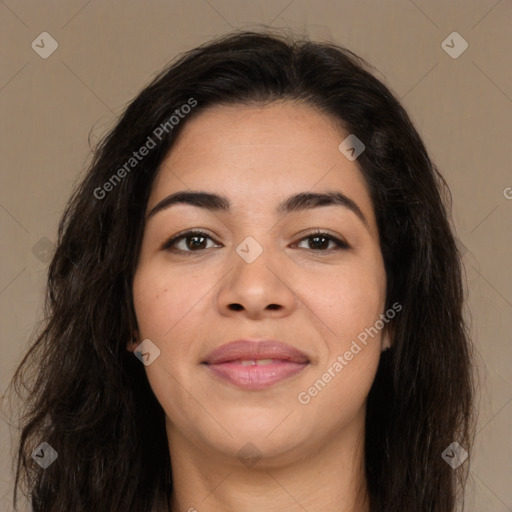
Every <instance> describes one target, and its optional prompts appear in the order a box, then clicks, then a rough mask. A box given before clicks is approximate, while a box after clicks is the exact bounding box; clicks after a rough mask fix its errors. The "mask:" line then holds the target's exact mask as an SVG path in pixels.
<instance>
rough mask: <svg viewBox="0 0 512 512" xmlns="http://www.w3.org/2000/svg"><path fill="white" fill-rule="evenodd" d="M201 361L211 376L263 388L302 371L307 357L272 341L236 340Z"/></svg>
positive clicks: (250, 386) (238, 385) (241, 386)
mask: <svg viewBox="0 0 512 512" xmlns="http://www.w3.org/2000/svg"><path fill="white" fill-rule="evenodd" d="M202 364H204V365H206V367H207V368H208V370H209V371H210V372H211V374H212V375H213V376H215V377H216V378H219V379H221V380H223V381H224V382H228V383H230V384H232V385H234V386H236V387H238V388H241V389H246V390H259V389H264V388H267V387H269V386H272V385H274V384H277V383H278V382H282V381H284V380H286V379H289V378H291V377H292V376H295V375H297V374H298V373H300V372H302V371H303V370H304V369H305V368H306V367H307V366H308V365H309V364H310V360H309V358H308V357H307V355H306V354H304V353H303V352H301V351H300V350H298V349H296V348H295V347H292V346H290V345H287V344H285V343H282V342H279V341H275V340H260V341H254V340H237V341H234V342H231V343H227V344H226V345H222V346H221V347H218V348H217V349H215V350H213V351H212V352H210V354H209V355H208V356H207V357H206V359H205V361H203V362H202Z"/></svg>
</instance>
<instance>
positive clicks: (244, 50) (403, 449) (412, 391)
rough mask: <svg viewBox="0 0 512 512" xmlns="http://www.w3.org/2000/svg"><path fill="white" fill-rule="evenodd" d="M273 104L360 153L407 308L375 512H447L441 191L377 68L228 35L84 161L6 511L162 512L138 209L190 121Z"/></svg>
mask: <svg viewBox="0 0 512 512" xmlns="http://www.w3.org/2000/svg"><path fill="white" fill-rule="evenodd" d="M191 98H193V99H194V100H195V101H196V102H197V105H195V106H194V108H192V109H191V111H190V113H188V114H187V115H186V116H183V118H181V119H180V121H179V123H178V124H176V126H173V128H172V129H169V130H167V131H166V133H165V136H162V137H161V140H158V138H157V137H156V136H153V137H152V139H153V140H154V142H155V147H154V148H152V149H151V150H150V151H149V152H148V154H147V156H145V157H144V158H143V159H141V160H140V161H137V164H136V166H135V167H134V168H133V169H132V170H131V171H130V172H126V173H124V174H123V173H121V174H122V175H123V176H122V179H119V180H116V181H115V182H114V181H112V176H113V174H115V173H116V172H117V175H118V177H119V176H120V171H119V169H121V168H123V165H124V166H125V167H124V168H125V170H126V162H128V161H129V159H130V158H132V157H133V152H134V151H136V150H138V148H140V147H142V146H143V145H144V144H145V143H147V141H148V136H151V135H152V134H153V135H154V134H155V130H156V129H157V128H158V127H162V126H165V123H167V126H168V127H169V124H168V123H169V119H170V118H171V116H172V115H173V114H176V111H178V112H180V109H181V108H182V106H183V105H185V104H187V103H188V102H189V101H190V99H191ZM275 100H293V101H300V102H303V103H305V104H308V105H311V106H313V107H315V108H316V109H318V110H319V111H321V112H323V113H325V114H326V115H328V116H330V118H331V119H333V120H336V121H337V122H339V124H340V126H341V127H343V128H344V130H346V131H347V132H348V133H352V134H355V135H356V136H357V137H358V138H359V139H360V140H361V141H363V143H364V144H365V146H366V149H365V151H364V152H363V153H362V154H361V155H360V156H359V158H358V160H357V162H358V164H359V167H360V170H361V172H362V174H363V176H364V177H365V179H366V182H367V185H368V190H369V193H370V197H371V199H372V202H373V207H374V210H375V214H376V219H377V225H378V230H379V236H380V243H381V250H382V254H383V258H384V263H385V270H386V275H387V290H386V308H389V307H390V306H391V305H392V304H393V303H394V302H398V303H400V304H401V305H402V307H403V310H402V312H401V314H400V315H397V316H396V318H395V319H393V321H392V324H390V325H392V332H393V344H392V348H391V349H390V350H388V351H386V352H384V353H383V354H382V356H381V360H380V363H379V367H378V371H377V375H376V378H375V381H374V383H373V386H372V388H371V390H370V393H369V396H368V400H367V417H366V430H365V454H364V457H365V460H364V462H365V472H366V479H367V482H368V493H369V502H370V510H371V511H372V512H398V511H399V512H409V511H411V512H412V511H414V512H452V511H455V510H456V508H457V506H458V503H460V501H461V500H459V497H461V496H462V492H461V491H462V490H463V488H464V484H465V482H466V479H467V468H468V462H466V463H465V464H463V465H462V466H460V467H459V468H458V469H456V470H454V469H452V468H451V467H450V466H449V465H448V464H447V463H446V462H445V461H444V460H443V458H442V457H441V454H442V452H443V451H444V450H445V449H446V448H447V446H448V445H450V444H451V443H452V442H454V441H456V442H458V443H459V444H460V445H461V446H462V447H463V448H464V449H465V450H466V451H467V452H470V448H471V445H472V439H473V429H474V427H473V396H474V381H473V379H474V378H473V374H472V357H473V349H472V345H471V343H470V340H469V335H468V328H467V325H466V323H465V320H464V318H463V316H464V315H463V313H464V303H465V297H464V286H463V267H462V263H461V255H460V253H459V251H458V249H457V245H456V242H455V238H454V234H453V231H452V228H451V224H450V223H451V220H450V218H449V215H450V212H449V209H450V208H451V195H450V193H449V190H448V187H447V185H446V182H445V181H444V179H443V178H442V177H441V175H440V174H439V172H438V170H437V168H436V167H435V165H434V164H433V163H432V161H431V160H430V158H429V156H428V154H427V151H426V149H425V146H424V144H423V142H422V140H421V138H420V136H419V134H418V132H417V131H416V129H415V127H414V126H413V124H412V122H411V120H410V118H409V117H408V115H407V113H406V112H405V110H404V108H403V107H402V106H401V105H400V103H399V101H398V100H397V99H396V98H395V96H394V95H393V94H392V93H391V92H390V90H389V89H388V88H387V87H386V86H385V85H384V84H383V83H382V82H381V81H380V80H379V79H378V78H376V76H375V74H374V73H373V70H372V66H370V65H369V64H368V63H367V62H366V61H365V60H363V59H362V58H360V57H358V56H357V55H355V54H354V53H353V52H351V51H350V50H348V49H346V48H343V47H341V46H339V45H336V44H333V43H318V42H311V41H309V40H308V39H307V38H304V37H302V38H294V37H292V36H290V35H283V34H277V33H272V32H271V31H269V30H267V31H266V32H247V31H236V32H234V33H231V34H228V35H226V36H223V37H221V38H218V39H216V40H214V41H210V42H208V43H206V44H203V45H201V46H199V47H197V48H195V49H193V50H191V51H188V52H186V53H184V54H182V55H180V56H179V57H178V58H177V59H176V60H175V61H173V62H171V63H170V64H169V65H168V66H167V67H166V68H165V69H164V70H163V71H161V72H160V73H159V74H158V75H156V76H155V77H154V79H153V80H152V81H151V82H150V83H149V85H147V86H146V87H145V88H144V89H143V90H142V91H141V92H140V93H139V94H138V95H137V96H136V98H135V99H134V100H133V101H132V102H131V103H130V104H129V105H128V107H127V108H126V110H125V111H124V113H123V115H122V116H121V117H120V119H119V120H118V122H117V124H116V126H115V127H114V128H113V129H112V130H110V132H109V133H108V134H107V135H106V136H105V137H104V138H103V139H102V140H101V142H100V143H99V144H98V145H97V147H96V148H95V150H94V155H93V159H92V162H91V164H90V167H89V169H88V171H87V172H86V174H85V175H84V176H83V177H82V178H81V181H80V183H79V184H78V185H77V186H76V187H75V190H74V192H73V194H72V197H71V199H70V200H69V202H68V204H67V207H66V209H65V211H64V213H63V216H62V219H61V221H60V224H59V229H58V241H57V244H56V251H55V254H54V256H53V259H52V261H51V264H50V267H49V271H48V283H47V294H46V300H45V320H44V323H43V325H42V326H41V327H40V328H38V329H37V331H35V333H34V340H32V344H31V346H30V348H29V350H28V352H27V354H26V355H25V357H24V358H23V360H22V361H21V363H20V365H19V366H18V368H17V369H16V372H15V373H14V376H13V379H12V381H11V386H12V385H14V387H15V389H16V392H17V394H18V396H19V398H21V400H22V404H23V412H24V414H23V415H22V416H20V417H21V419H20V426H19V442H18V443H17V445H16V450H17V457H16V461H17V462H16V463H15V471H16V480H15V490H14V503H15V506H16V502H17V495H18V490H22V491H23V494H24V495H25V496H26V497H27V498H28V499H29V500H30V502H31V504H32V507H33V511H34V512H68V511H70V510H73V512H86V511H87V512H90V511H91V510H99V511H101V512H103V511H116V512H129V511H131V512H152V511H153V510H155V509H156V508H157V507H162V509H165V510H167V509H168V507H169V503H170V496H171V490H172V472H171V465H170V455H169V453H168V451H169V450H168V449H167V436H166V431H165V413H164V411H163V409H162V407H161V406H160V404H159V403H158V401H157V400H156V398H155V396H154V394H153V392H152V390H151V388H150V386H149V383H148V380H147V378H146V374H145V371H144V367H143V365H142V364H140V362H139V361H138V360H137V358H135V357H133V354H132V353H129V352H128V351H127V350H126V343H127V341H128V340H129V339H130V337H131V334H132V332H133V330H134V329H135V328H136V317H135V312H134V307H133V297H132V280H133V276H134V271H135V268H136V265H137V258H138V254H139V250H140V246H141V239H142V234H143V229H144V214H145V209H146V205H147V200H148V197H149V193H150V189H151V186H152V183H153V181H154V178H155V176H156V173H157V172H158V169H159V167H160V164H161V163H162V161H163V159H164V158H165V157H166V155H167V154H168V153H169V151H170V150H171V149H172V147H173V143H174V141H175V140H176V138H177V136H178V135H179V133H180V132H181V130H182V128H183V126H185V125H186V124H187V122H189V120H190V119H192V118H194V117H195V116H197V115H198V114H200V113H201V112H202V111H203V110H204V109H205V108H207V107H209V106H212V105H230V104H240V105H244V104H245V105H248V104H251V105H258V104H265V103H269V102H272V101H275ZM189 104H190V103H189ZM107 182H109V183H110V184H111V186H110V187H108V186H107V187H106V186H105V184H106V183H107ZM107 188H108V189H109V190H108V193H106V192H105V190H106V189H107ZM43 441H46V442H48V443H49V444H50V445H51V446H52V447H53V448H54V449H55V450H56V451H57V453H58V459H57V460H56V461H55V462H54V463H53V464H52V465H50V466H49V467H48V468H47V469H42V468H41V467H39V465H38V464H36V463H35V462H34V460H32V458H31V453H32V452H33V450H34V449H35V447H37V446H38V445H39V444H40V443H41V442H43ZM164 447H165V448H164Z"/></svg>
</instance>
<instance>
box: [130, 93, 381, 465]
mask: <svg viewBox="0 0 512 512" xmlns="http://www.w3.org/2000/svg"><path fill="white" fill-rule="evenodd" d="M347 136H348V133H343V132H342V131H341V130H340V128H339V127H337V126H336V125H335V123H334V122H333V120H332V119H330V118H328V117H326V116H325V115H323V114H321V113H319V112H318V111H317V110H315V109H313V108H312V107H310V106H307V105H304V104H301V103H295V102H275V103H272V104H271V105H267V106H238V107H233V106H229V107H227V106H216V107H211V108H209V109H208V110H205V111H204V112H203V113H201V114H200V115H198V116H197V117H196V118H194V119H191V120H190V121H189V122H188V123H187V124H186V126H184V130H183V132H182V133H181V134H180V137H179V139H178V140H177V142H176V144H175V146H174V147H173V149H172V151H171V152H170V154H169V155H168V157H167V158H166V159H165V161H164V162H163V164H162V166H161V168H160V170H159V173H158V175H157V177H156V180H155V182H154V184H153V187H152V192H151V194H150V198H149V201H148V206H147V214H148V217H147V221H146V226H145V231H144V236H143V242H142V247H141V252H140V255H139V260H138V266H137V269H136V274H135V278H134V283H133V293H134V305H135V311H136V317H137V323H138V332H137V333H136V334H137V342H136V343H135V344H132V345H129V346H128V348H129V350H133V349H134V348H135V347H136V346H137V345H138V344H139V343H140V342H141V341H142V340H146V339H149V340H151V343H152V344H154V346H156V347H157V348H158V349H159V350H160V354H159V355H158V357H156V358H155V359H154V360H153V361H152V362H151V364H148V365H147V366H145V370H146V373H147V376H148V379H149V382H150V385H151V387H152V389H153V391H154V393H155V395H156V397H157V399H158V400H159V402H160V404H161V405H162V407H163V409H164V411H165V413H166V418H167V419H166V422H167V423H166V424H167V432H168V437H169V443H170V448H171V453H172V449H173V448H172V447H173V444H174V445H176V446H178V443H180V446H184V445H187V446H190V447H194V448H190V449H196V450H197V451H198V453H203V454H204V453H212V454H215V456H216V457H226V458H229V457H233V456H234V455H236V454H237V453H238V452H239V450H240V449H244V448H243V447H244V446H245V445H246V444H247V443H249V442H250V443H252V444H253V445H255V446H256V447H257V449H258V450H259V452H260V453H261V454H262V455H263V456H265V457H267V459H268V460H276V461H277V460H279V461H282V460H285V459H286V458H290V457H299V456H302V457H303V456H305V455H306V454H307V453H308V452H310V451H312V450H318V449H321V448H325V447H326V446H327V445H328V444H329V443H331V442H335V440H336V439H338V438H339V437H340V436H343V435H344V434H343V433H346V432H348V431H350V430H351V429H352V430H353V429H354V428H357V429H361V428H363V426H364V415H365V401H366V397H367V395H368V392H369V390H370V387H371V385H372V382H373V379H374V376H375V372H376V369H377V365H378V362H379V358H380V354H381V351H382V349H383V347H384V345H387V343H388V335H387V329H386V327H384V328H383V329H382V328H380V329H379V328H376V327H375V326H376V324H377V326H379V327H380V326H381V324H383V323H384V322H382V321H381V320H380V319H382V318H383V317H382V316H381V314H384V313H385V311H384V299H385V290H386V276H385V270H384V264H383V260H382V254H381V251H380V245H379V236H378V231H377V226H376V220H375V217H374V212H373V207H372V203H371V200H370V197H369V193H368V189H367V186H366V183H365V180H364V178H363V175H362V174H361V172H360V170H359V166H358V163H357V160H356V161H350V160H348V159H347V158H346V157H345V155H344V154H343V153H342V152H340V150H339V149H338V146H339V145H340V143H341V142H342V141H343V140H344V139H345V138H346V137H347ZM192 191H194V192H199V191H200V192H204V193H208V194H216V195H218V196H222V197H223V198H225V202H226V203H228V202H229V209H227V208H207V207H205V205H206V203H204V202H203V203H202V206H201V205H199V204H189V203H187V202H178V203H173V204H169V201H167V204H166V202H165V201H164V200H165V199H166V198H168V196H170V195H171V194H175V193H177V192H192ZM296 194H339V196H338V197H340V198H341V199H340V200H339V201H337V202H331V203H329V202H327V201H324V202H320V203H318V201H315V200H314V198H313V199H310V200H309V201H306V202H302V203H301V202H300V201H293V202H288V203H285V201H286V200H287V199H288V198H290V197H291V196H294V195H296ZM162 201H163V202H162ZM217 206H218V205H217ZM279 206H281V209H279ZM155 207H156V208H155ZM150 212H152V213H150ZM187 230H192V231H199V232H200V233H195V234H194V233H192V234H190V233H189V234H188V235H183V232H185V231H187ZM177 235H180V236H179V237H178V238H176V236H177ZM181 235H183V236H181ZM173 239H174V241H172V240H173ZM170 240H171V241H170ZM365 329H366V331H365ZM372 329H373V330H372ZM368 330H370V332H371V333H372V335H371V336H370V335H368ZM364 333H366V336H364ZM240 339H246V340H247V339H248V340H249V341H257V340H277V341H279V342H281V343H283V344H286V345H288V348H287V347H285V350H284V351H283V350H281V349H282V348H283V347H282V346H279V347H277V346H276V345H272V344H270V345H268V346H267V347H266V349H268V350H270V352H272V351H274V352H272V353H273V354H275V358H273V357H272V356H271V355H269V354H268V353H267V352H265V353H263V352H261V354H262V357H261V358H263V359H272V361H271V362H270V363H269V361H261V360H259V361H258V364H256V365H254V363H253V362H252V360H253V359H254V360H256V356H254V353H253V352H247V350H248V349H247V347H248V346H246V345H244V346H242V347H238V351H236V350H235V353H233V352H228V353H227V354H228V356H230V357H231V359H230V362H227V361H226V362H224V363H223V364H221V362H220V361H219V360H217V362H218V364H214V360H213V359H212V357H213V356H212V351H214V350H215V349H217V348H219V347H221V346H223V345H224V344H226V343H228V342H231V341H234V340H240ZM363 339H364V342H363ZM146 343H147V342H146ZM152 346H153V345H152ZM251 347H253V349H254V347H255V345H254V344H253V345H251ZM290 347H291V348H290ZM357 347H358V348H357ZM293 349H295V350H297V351H300V353H301V357H302V359H301V360H300V361H299V360H298V359H295V360H290V358H288V359H286V358H287V357H288V356H290V354H292V353H293ZM244 350H245V351H246V352H244ZM255 350H258V349H255ZM240 351H241V352H240ZM259 353H260V352H258V354H259ZM224 355H225V356H226V353H224ZM226 357H227V356H226ZM290 357H291V356H290ZM261 358H260V359H261ZM242 359H245V360H246V362H245V363H241V360H242ZM292 359H293V358H292ZM249 360H251V361H249ZM205 362H209V364H206V363H205ZM262 363H269V364H268V366H267V367H266V368H265V364H262ZM319 381H320V382H319Z"/></svg>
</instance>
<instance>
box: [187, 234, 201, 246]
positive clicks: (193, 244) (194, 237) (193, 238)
mask: <svg viewBox="0 0 512 512" xmlns="http://www.w3.org/2000/svg"><path fill="white" fill-rule="evenodd" d="M198 238H202V239H203V240H204V236H198V235H195V236H192V237H189V240H197V239H198ZM194 247H196V248H197V247H201V243H199V244H197V243H195V242H193V243H192V244H189V249H193V248H194Z"/></svg>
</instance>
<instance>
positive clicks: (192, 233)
mask: <svg viewBox="0 0 512 512" xmlns="http://www.w3.org/2000/svg"><path fill="white" fill-rule="evenodd" d="M192 236H202V237H206V238H209V239H210V240H213V238H212V237H211V236H210V235H208V234H207V233H204V232H203V231H195V230H189V231H184V232H183V233H179V234H178V235H176V236H174V237H172V238H170V239H169V240H167V242H165V243H164V245H163V246H162V249H163V250H166V251H171V252H185V253H193V252H201V251H203V250H205V249H198V250H197V251H190V250H186V251H183V250H182V249H176V248H175V247H173V246H174V245H175V244H176V242H178V241H180V240H182V239H186V238H188V237H192ZM319 236H321V237H323V238H327V239H328V240H330V241H332V242H334V244H335V245H336V246H337V247H336V249H334V250H336V251H338V250H347V249H350V246H349V245H348V244H347V243H346V242H345V241H343V240H340V239H339V238H336V237H334V236H332V235H330V234H329V233H326V232H325V231H321V230H317V231H314V232H311V233H309V234H307V235H306V236H304V237H302V238H301V239H300V240H299V242H302V241H303V240H307V239H308V238H313V237H319ZM213 241H215V240H213ZM299 242H297V243H299ZM310 250H311V251H313V252H316V253H328V252H330V251H332V250H333V249H319V250H314V249H310Z"/></svg>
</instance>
